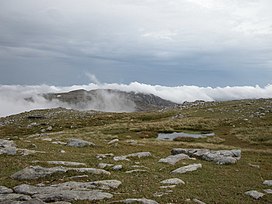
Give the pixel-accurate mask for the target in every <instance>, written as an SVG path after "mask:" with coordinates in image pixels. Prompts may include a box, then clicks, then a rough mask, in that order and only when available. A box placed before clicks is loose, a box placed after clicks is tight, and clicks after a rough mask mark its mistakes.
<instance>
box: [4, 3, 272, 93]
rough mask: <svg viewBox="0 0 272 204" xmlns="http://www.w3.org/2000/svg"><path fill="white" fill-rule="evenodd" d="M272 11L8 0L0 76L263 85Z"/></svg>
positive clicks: (25, 81) (271, 60)
mask: <svg viewBox="0 0 272 204" xmlns="http://www.w3.org/2000/svg"><path fill="white" fill-rule="evenodd" d="M271 11H272V1H271V0H238V1H237V0H38V1H37V0H24V1H22V0H7V1H0V84H2V85H41V84H46V85H50V86H53V85H54V86H72V85H75V84H77V85H82V84H89V83H91V82H93V83H96V82H98V81H100V82H102V83H107V84H112V83H117V84H131V83H134V82H138V83H143V84H146V85H162V86H170V87H173V86H183V85H188V86H189V85H194V86H198V87H226V86H252V87H255V86H256V85H259V86H261V87H263V88H264V87H266V86H267V85H269V84H272V12H271ZM264 89H265V88H264Z"/></svg>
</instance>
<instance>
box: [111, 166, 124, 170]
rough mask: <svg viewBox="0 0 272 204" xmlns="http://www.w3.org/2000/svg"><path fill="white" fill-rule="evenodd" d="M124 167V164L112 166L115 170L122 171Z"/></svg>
mask: <svg viewBox="0 0 272 204" xmlns="http://www.w3.org/2000/svg"><path fill="white" fill-rule="evenodd" d="M122 169H123V166H122V165H115V166H114V167H112V170H114V171H120V170H122Z"/></svg>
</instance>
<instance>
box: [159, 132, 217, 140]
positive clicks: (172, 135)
mask: <svg viewBox="0 0 272 204" xmlns="http://www.w3.org/2000/svg"><path fill="white" fill-rule="evenodd" d="M214 135H215V134H214V133H213V132H212V133H204V134H201V133H185V132H173V133H159V134H158V137H157V139H158V140H174V139H175V138H178V137H189V138H205V137H209V136H214Z"/></svg>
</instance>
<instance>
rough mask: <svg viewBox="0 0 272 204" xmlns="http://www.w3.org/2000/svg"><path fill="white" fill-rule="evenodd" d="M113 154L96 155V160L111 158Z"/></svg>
mask: <svg viewBox="0 0 272 204" xmlns="http://www.w3.org/2000/svg"><path fill="white" fill-rule="evenodd" d="M113 156H114V154H113V153H107V154H97V155H96V158H97V159H99V160H102V159H106V158H108V157H113Z"/></svg>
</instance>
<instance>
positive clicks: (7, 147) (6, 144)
mask: <svg viewBox="0 0 272 204" xmlns="http://www.w3.org/2000/svg"><path fill="white" fill-rule="evenodd" d="M16 152H17V149H16V145H15V143H14V142H13V141H12V140H3V139H0V155H1V154H7V155H15V154H16Z"/></svg>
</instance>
